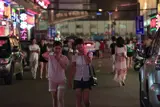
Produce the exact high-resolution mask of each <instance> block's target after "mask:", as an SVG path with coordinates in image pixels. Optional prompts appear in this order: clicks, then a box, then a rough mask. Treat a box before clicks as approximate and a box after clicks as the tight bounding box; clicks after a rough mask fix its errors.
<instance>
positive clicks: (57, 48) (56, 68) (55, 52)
mask: <svg viewBox="0 0 160 107" xmlns="http://www.w3.org/2000/svg"><path fill="white" fill-rule="evenodd" d="M67 44H68V45H70V46H68V45H67ZM73 47H74V48H76V49H74V48H73ZM75 50H76V51H75ZM29 51H30V65H31V72H32V77H33V79H36V78H37V69H38V68H39V64H40V78H41V79H43V77H44V76H43V72H44V71H46V73H45V76H46V78H48V84H49V92H50V93H51V95H52V101H53V107H64V92H65V87H66V82H67V81H66V80H67V79H66V78H67V77H66V75H65V74H66V73H65V71H66V69H67V68H68V66H69V65H70V67H69V68H70V69H69V70H68V71H70V72H69V77H68V86H69V87H70V88H71V87H73V89H74V90H75V92H76V107H82V102H83V103H84V104H85V107H90V101H89V95H90V94H89V93H90V90H91V88H92V84H91V81H90V78H91V74H90V69H89V65H90V64H91V62H92V58H93V54H91V53H89V52H87V51H86V49H85V46H84V41H83V39H76V40H75V42H74V45H73V43H70V42H69V43H68V42H66V41H64V43H63V44H62V43H61V42H60V41H54V43H53V46H52V49H50V48H49V47H48V46H47V44H45V40H41V42H40V44H39V45H38V44H37V43H36V39H33V40H32V44H31V45H30V46H29ZM74 51H75V52H74ZM71 54H72V55H71ZM72 85H73V86H72ZM82 99H83V100H82Z"/></svg>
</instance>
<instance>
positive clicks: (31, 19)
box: [27, 15, 35, 25]
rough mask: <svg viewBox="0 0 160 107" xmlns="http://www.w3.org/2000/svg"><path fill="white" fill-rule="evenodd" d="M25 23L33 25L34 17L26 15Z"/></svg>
mask: <svg viewBox="0 0 160 107" xmlns="http://www.w3.org/2000/svg"><path fill="white" fill-rule="evenodd" d="M27 23H28V24H31V25H34V23H35V18H34V16H30V15H27Z"/></svg>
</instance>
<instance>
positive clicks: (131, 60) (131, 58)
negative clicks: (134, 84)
mask: <svg viewBox="0 0 160 107" xmlns="http://www.w3.org/2000/svg"><path fill="white" fill-rule="evenodd" d="M132 64H133V57H130V67H131V68H132V66H133V65H132Z"/></svg>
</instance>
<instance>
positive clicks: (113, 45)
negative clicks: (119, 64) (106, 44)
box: [110, 36, 116, 72]
mask: <svg viewBox="0 0 160 107" xmlns="http://www.w3.org/2000/svg"><path fill="white" fill-rule="evenodd" d="M115 47H116V38H115V37H114V36H113V37H112V44H111V45H110V48H111V55H112V61H113V64H112V69H113V72H114V71H115Z"/></svg>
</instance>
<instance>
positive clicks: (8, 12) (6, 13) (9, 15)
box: [4, 6, 11, 18]
mask: <svg viewBox="0 0 160 107" xmlns="http://www.w3.org/2000/svg"><path fill="white" fill-rule="evenodd" d="M4 15H5V16H7V17H8V18H10V17H11V7H10V6H5V7H4Z"/></svg>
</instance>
